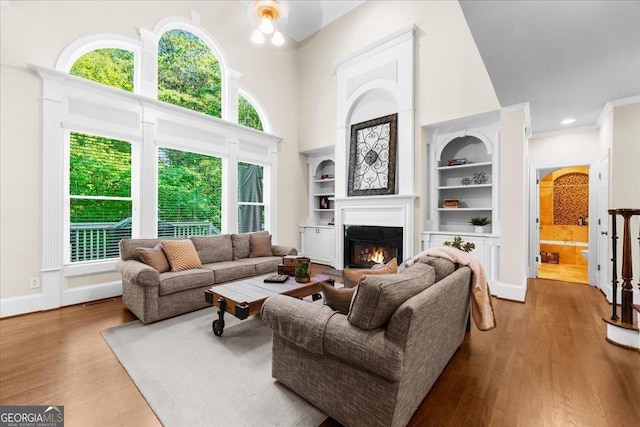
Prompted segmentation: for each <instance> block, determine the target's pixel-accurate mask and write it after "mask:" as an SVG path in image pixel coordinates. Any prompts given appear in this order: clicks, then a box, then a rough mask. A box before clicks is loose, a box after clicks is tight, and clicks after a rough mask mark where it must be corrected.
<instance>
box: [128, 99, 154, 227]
mask: <svg viewBox="0 0 640 427" xmlns="http://www.w3.org/2000/svg"><path fill="white" fill-rule="evenodd" d="M155 126H156V110H155V109H154V108H153V107H150V106H147V105H144V104H143V105H142V141H141V143H136V144H133V147H135V149H134V150H132V153H131V154H132V156H131V157H132V168H131V169H132V172H133V175H132V177H131V187H132V191H133V192H134V193H133V194H132V198H133V209H134V212H133V230H132V237H134V238H149V239H152V238H156V237H158V226H157V223H158V185H157V182H158V147H157V146H156V144H155ZM143 195H144V196H143Z"/></svg>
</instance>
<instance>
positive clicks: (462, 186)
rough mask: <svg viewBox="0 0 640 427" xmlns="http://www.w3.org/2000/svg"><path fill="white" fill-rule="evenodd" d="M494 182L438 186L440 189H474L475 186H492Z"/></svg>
mask: <svg viewBox="0 0 640 427" xmlns="http://www.w3.org/2000/svg"><path fill="white" fill-rule="evenodd" d="M492 186H493V184H470V185H445V186H442V187H436V188H437V189H438V190H457V189H466V188H468V189H473V188H491V187H492Z"/></svg>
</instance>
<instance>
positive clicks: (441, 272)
mask: <svg viewBox="0 0 640 427" xmlns="http://www.w3.org/2000/svg"><path fill="white" fill-rule="evenodd" d="M418 262H419V263H422V264H427V265H430V266H432V267H433V268H434V269H435V272H436V282H439V281H440V280H442V279H444V278H445V277H447V276H448V275H450V274H451V273H453V272H454V271H455V269H456V265H455V264H454V263H452V262H451V261H449V260H448V259H444V258H435V257H430V256H423V257H422V258H420V259H419V260H418ZM414 265H415V264H414Z"/></svg>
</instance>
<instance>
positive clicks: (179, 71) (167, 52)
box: [158, 29, 222, 117]
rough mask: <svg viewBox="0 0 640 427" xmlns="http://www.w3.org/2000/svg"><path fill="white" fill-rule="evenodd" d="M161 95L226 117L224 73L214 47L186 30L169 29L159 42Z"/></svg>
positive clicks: (170, 100) (187, 105) (176, 102)
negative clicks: (212, 48) (223, 91)
mask: <svg viewBox="0 0 640 427" xmlns="http://www.w3.org/2000/svg"><path fill="white" fill-rule="evenodd" d="M158 99H159V100H161V101H165V102H169V103H171V104H174V105H179V106H181V107H184V108H188V109H191V110H194V111H199V112H201V113H205V114H208V115H210V116H214V117H222V75H221V71H220V64H219V63H218V60H217V59H216V57H215V55H213V53H212V52H211V49H209V47H208V46H207V45H206V44H205V43H204V42H203V41H202V40H200V38H198V37H197V36H196V35H194V34H192V33H190V32H188V31H185V30H178V29H176V30H169V31H167V32H165V33H164V34H163V35H162V37H161V38H160V41H159V43H158Z"/></svg>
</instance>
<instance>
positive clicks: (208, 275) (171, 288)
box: [159, 268, 214, 298]
mask: <svg viewBox="0 0 640 427" xmlns="http://www.w3.org/2000/svg"><path fill="white" fill-rule="evenodd" d="M213 279H214V274H213V271H211V270H205V269H199V268H198V269H190V270H183V271H170V272H167V273H162V274H161V275H160V290H159V293H160V295H161V296H162V295H169V294H174V293H176V292H180V291H186V290H187V289H193V288H200V287H203V286H213V282H214V280H213ZM202 297H203V298H204V295H203V296H202Z"/></svg>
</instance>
